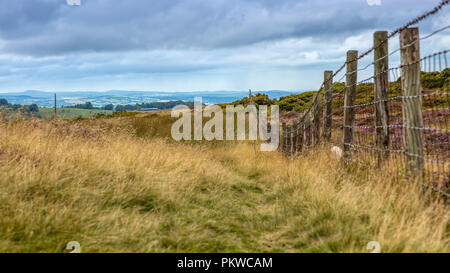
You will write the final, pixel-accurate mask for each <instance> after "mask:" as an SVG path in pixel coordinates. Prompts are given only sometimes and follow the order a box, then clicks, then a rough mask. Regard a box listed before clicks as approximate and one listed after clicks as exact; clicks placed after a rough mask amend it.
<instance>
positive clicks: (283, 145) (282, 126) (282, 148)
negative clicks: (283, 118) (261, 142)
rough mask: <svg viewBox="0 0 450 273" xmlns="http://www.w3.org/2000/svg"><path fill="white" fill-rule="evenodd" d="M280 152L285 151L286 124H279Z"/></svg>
mask: <svg viewBox="0 0 450 273" xmlns="http://www.w3.org/2000/svg"><path fill="white" fill-rule="evenodd" d="M281 128H282V129H281V152H282V153H284V152H285V151H286V123H284V122H283V123H281Z"/></svg>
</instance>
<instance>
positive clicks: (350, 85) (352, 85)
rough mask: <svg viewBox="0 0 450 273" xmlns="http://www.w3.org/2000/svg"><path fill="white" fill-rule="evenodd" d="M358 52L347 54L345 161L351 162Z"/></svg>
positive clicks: (351, 51)
mask: <svg viewBox="0 0 450 273" xmlns="http://www.w3.org/2000/svg"><path fill="white" fill-rule="evenodd" d="M357 58H358V51H356V50H350V51H348V52H347V74H346V75H347V76H346V84H347V88H346V89H345V103H344V132H343V133H344V136H343V140H344V144H343V145H344V160H345V161H346V162H348V161H350V160H351V152H350V151H351V148H352V147H351V145H353V125H354V122H355V108H354V107H353V106H354V105H355V100H356V84H357V83H356V81H357V79H358V77H357V76H358V75H357V74H358V60H357Z"/></svg>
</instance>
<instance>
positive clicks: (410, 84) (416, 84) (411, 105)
mask: <svg viewBox="0 0 450 273" xmlns="http://www.w3.org/2000/svg"><path fill="white" fill-rule="evenodd" d="M400 47H401V52H402V53H401V58H402V78H401V82H402V91H403V107H402V108H403V145H404V150H405V165H406V168H407V170H408V171H409V172H410V174H413V175H415V176H416V177H420V178H421V177H422V175H423V169H424V149H423V131H422V130H421V128H423V115H422V96H421V84H420V74H421V70H420V40H419V29H418V28H407V29H404V30H403V31H401V32H400Z"/></svg>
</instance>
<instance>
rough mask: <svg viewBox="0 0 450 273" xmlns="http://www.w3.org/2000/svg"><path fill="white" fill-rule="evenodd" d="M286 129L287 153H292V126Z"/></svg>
mask: <svg viewBox="0 0 450 273" xmlns="http://www.w3.org/2000/svg"><path fill="white" fill-rule="evenodd" d="M286 130H287V134H286V137H287V139H286V154H287V155H290V154H291V153H292V126H288V127H287V128H286Z"/></svg>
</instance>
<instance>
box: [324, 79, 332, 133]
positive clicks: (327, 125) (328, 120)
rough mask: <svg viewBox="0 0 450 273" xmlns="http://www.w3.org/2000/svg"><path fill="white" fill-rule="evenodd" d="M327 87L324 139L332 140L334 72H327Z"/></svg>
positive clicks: (325, 86)
mask: <svg viewBox="0 0 450 273" xmlns="http://www.w3.org/2000/svg"><path fill="white" fill-rule="evenodd" d="M324 81H325V85H324V87H323V139H324V140H325V141H330V140H331V126H332V122H333V116H332V111H333V106H332V103H333V71H325V73H324Z"/></svg>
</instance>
